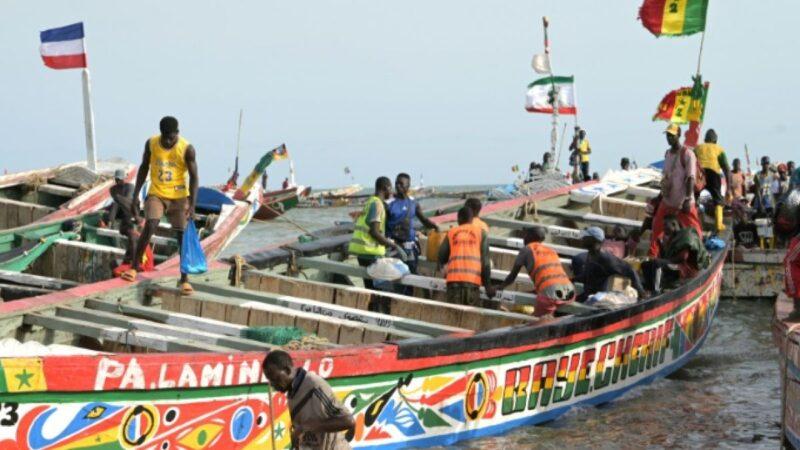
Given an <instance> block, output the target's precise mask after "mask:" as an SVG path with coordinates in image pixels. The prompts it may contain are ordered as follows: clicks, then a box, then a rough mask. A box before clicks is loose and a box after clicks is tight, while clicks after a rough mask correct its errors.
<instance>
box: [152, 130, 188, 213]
mask: <svg viewBox="0 0 800 450" xmlns="http://www.w3.org/2000/svg"><path fill="white" fill-rule="evenodd" d="M187 147H189V141H187V140H186V139H184V138H182V137H179V138H178V142H177V143H176V144H175V145H174V146H173V147H172V148H170V149H165V148H164V147H162V146H161V136H160V135H156V136H153V137H151V138H150V189H149V190H148V191H147V195H155V196H156V197H160V198H163V199H167V200H175V199H180V198H184V197H188V196H189V183H188V178H187V175H186V159H185V157H184V155H185V154H186V148H187Z"/></svg>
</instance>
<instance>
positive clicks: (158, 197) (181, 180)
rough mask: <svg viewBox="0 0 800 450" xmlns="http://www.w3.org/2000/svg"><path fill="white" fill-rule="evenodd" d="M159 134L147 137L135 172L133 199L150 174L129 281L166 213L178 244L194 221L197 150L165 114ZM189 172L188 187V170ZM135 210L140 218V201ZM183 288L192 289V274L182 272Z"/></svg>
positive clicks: (185, 292) (127, 275)
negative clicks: (189, 275)
mask: <svg viewBox="0 0 800 450" xmlns="http://www.w3.org/2000/svg"><path fill="white" fill-rule="evenodd" d="M159 128H160V131H161V134H160V135H156V136H153V137H151V138H150V139H148V140H147V141H146V142H145V143H144V153H143V155H142V164H141V165H140V166H139V172H138V173H137V175H136V186H135V187H134V189H133V198H134V199H138V198H139V191H141V189H142V186H143V185H144V182H145V180H146V179H147V175H148V173H149V174H150V188H149V189H148V191H147V198H146V199H145V202H144V215H145V225H144V230H143V231H142V235H141V236H139V241H138V242H137V243H136V257H135V258H133V267H131V269H130V270H128V271H126V272H124V273H123V274H122V278H123V279H124V280H127V281H134V280H136V274H137V272H138V271H139V265H140V263H141V261H142V255H143V254H144V251H145V249H146V248H147V246H148V244H150V238H151V237H153V234H154V233H155V231H156V229H157V228H158V223H159V222H160V221H161V218H162V217H163V216H164V214H166V215H167V219H169V223H170V225H172V229H173V230H174V231H175V234H176V237H177V239H178V245H180V243H181V241H182V240H183V230H184V229H185V227H186V220H187V219H190V220H194V206H195V202H196V201H197V189H198V177H197V162H196V160H195V150H194V147H193V146H192V144H190V143H189V141H187V140H186V139H184V138H183V137H181V136H180V134H179V131H178V119H176V118H174V117H170V116H166V117H164V118H163V119H161V122H160V123H159ZM187 172H188V173H189V183H188V184H189V185H188V189H187V185H186V184H187V183H186V173H187ZM133 211H134V215H135V216H136V219H137V221H138V217H139V202H138V201H134V202H133ZM179 284H180V288H181V293H182V294H183V295H190V294H191V293H192V292H193V289H192V285H190V284H189V277H188V275H187V274H185V273H181V279H180V282H179Z"/></svg>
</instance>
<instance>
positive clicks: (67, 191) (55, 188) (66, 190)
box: [36, 184, 78, 198]
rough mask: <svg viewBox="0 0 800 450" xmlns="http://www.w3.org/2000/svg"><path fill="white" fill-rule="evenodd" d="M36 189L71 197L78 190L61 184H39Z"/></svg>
mask: <svg viewBox="0 0 800 450" xmlns="http://www.w3.org/2000/svg"><path fill="white" fill-rule="evenodd" d="M36 190H37V191H39V192H44V193H47V194H52V195H58V196H60V197H66V198H72V197H75V194H77V193H78V190H77V189H75V188H72V187H67V186H61V185H58V184H40V185H39V186H38V187H37V188H36Z"/></svg>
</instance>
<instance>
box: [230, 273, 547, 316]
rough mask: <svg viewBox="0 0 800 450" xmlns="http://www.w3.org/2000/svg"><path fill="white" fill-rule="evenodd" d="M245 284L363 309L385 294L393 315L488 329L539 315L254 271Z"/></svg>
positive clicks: (258, 288)
mask: <svg viewBox="0 0 800 450" xmlns="http://www.w3.org/2000/svg"><path fill="white" fill-rule="evenodd" d="M244 286H245V288H247V289H251V290H257V291H262V292H275V293H279V294H285V295H292V296H299V297H305V298H312V299H314V300H319V301H323V302H326V303H335V304H337V305H342V306H347V307H350V308H357V309H362V310H363V309H366V308H367V305H368V304H369V302H370V300H371V299H372V298H373V296H381V297H384V298H386V299H388V301H389V305H390V311H391V315H392V316H397V317H405V318H408V319H415V320H425V321H428V322H433V323H439V324H443V325H449V326H454V327H460V328H465V329H470V330H488V329H492V328H499V327H504V326H510V325H517V324H522V323H531V322H535V321H536V319H535V318H533V317H531V316H528V315H524V314H516V313H509V312H505V311H499V310H490V309H484V308H477V307H474V306H466V305H455V304H450V303H443V302H440V301H436V300H427V299H423V298H418V297H411V296H406V295H402V294H396V293H393V292H384V291H376V290H370V289H366V288H362V287H356V286H347V285H342V284H333V283H325V282H321V281H310V280H303V279H300V278H294V277H289V276H286V275H276V274H272V273H265V272H260V271H253V270H250V271H246V272H245V273H244Z"/></svg>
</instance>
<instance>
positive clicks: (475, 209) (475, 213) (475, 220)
mask: <svg viewBox="0 0 800 450" xmlns="http://www.w3.org/2000/svg"><path fill="white" fill-rule="evenodd" d="M464 206H466V207H467V208H469V209H471V210H472V224H473V225H477V226H478V228H480V229H481V230H483V231H485V232H486V233H487V234H488V233H489V225H487V224H486V222H484V221H483V220H481V218H480V217H479V216H480V214H481V208H482V207H483V205H482V204H481V201H480V200H479V199H477V198H475V197H470V198H468V199H467V201H466V202H464Z"/></svg>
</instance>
